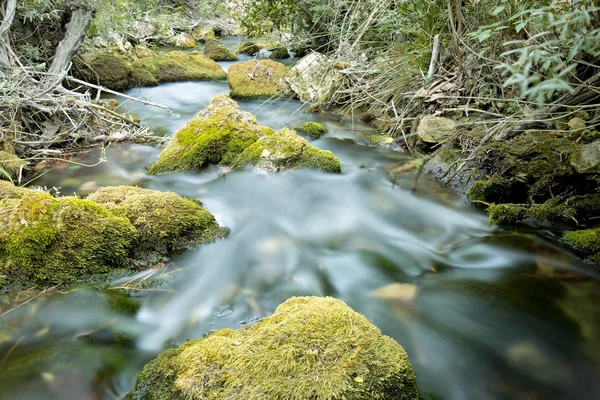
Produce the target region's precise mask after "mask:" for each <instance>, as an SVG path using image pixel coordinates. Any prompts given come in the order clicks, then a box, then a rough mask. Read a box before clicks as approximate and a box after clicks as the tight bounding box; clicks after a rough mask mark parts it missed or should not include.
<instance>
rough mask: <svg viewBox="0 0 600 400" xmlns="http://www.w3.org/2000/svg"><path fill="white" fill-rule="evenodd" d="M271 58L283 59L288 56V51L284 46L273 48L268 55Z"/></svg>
mask: <svg viewBox="0 0 600 400" xmlns="http://www.w3.org/2000/svg"><path fill="white" fill-rule="evenodd" d="M269 58H270V59H271V60H284V59H286V58H290V53H289V52H288V49H287V48H285V47H277V48H275V49H273V52H272V53H271V55H270V56H269Z"/></svg>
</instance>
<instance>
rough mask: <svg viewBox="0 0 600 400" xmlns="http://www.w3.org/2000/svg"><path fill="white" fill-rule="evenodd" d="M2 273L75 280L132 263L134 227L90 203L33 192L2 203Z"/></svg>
mask: <svg viewBox="0 0 600 400" xmlns="http://www.w3.org/2000/svg"><path fill="white" fill-rule="evenodd" d="M0 222H1V223H2V225H3V227H4V229H3V230H2V232H0V259H1V260H2V261H0V274H3V275H6V276H8V278H9V279H10V280H11V281H13V282H14V281H17V282H19V283H22V284H23V285H29V284H31V283H36V284H37V283H53V284H56V283H61V282H64V283H71V282H75V281H78V280H81V279H86V278H88V277H90V276H91V275H96V274H101V273H106V272H109V271H110V270H112V269H113V268H121V267H125V266H127V265H128V260H127V255H128V249H129V246H130V243H131V239H132V238H133V237H134V235H135V230H134V228H133V226H132V225H131V224H130V223H129V221H128V220H127V219H126V218H122V217H117V216H115V215H113V214H112V213H110V212H109V211H107V210H105V209H104V208H102V207H100V206H98V205H96V204H94V203H93V202H91V201H87V200H80V199H77V198H74V197H63V198H58V199H55V198H53V197H52V196H50V195H48V194H43V193H36V192H33V191H32V192H31V193H29V194H27V195H26V196H23V197H22V198H5V199H3V200H2V201H1V202H0Z"/></svg>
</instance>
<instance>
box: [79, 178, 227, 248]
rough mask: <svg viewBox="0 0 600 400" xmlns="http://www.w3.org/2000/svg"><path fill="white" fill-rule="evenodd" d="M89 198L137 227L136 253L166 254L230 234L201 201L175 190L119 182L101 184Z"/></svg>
mask: <svg viewBox="0 0 600 400" xmlns="http://www.w3.org/2000/svg"><path fill="white" fill-rule="evenodd" d="M87 199H88V200H90V201H93V202H95V203H96V204H99V205H101V206H102V207H104V208H106V209H107V210H109V211H111V212H112V213H113V214H115V215H117V216H120V217H125V218H127V219H128V220H129V221H130V222H131V224H132V225H133V226H134V227H135V229H136V230H137V236H136V238H135V241H134V246H133V250H134V253H135V254H136V255H142V256H143V255H145V254H147V253H158V254H163V255H164V254H168V253H170V252H171V251H173V250H178V249H183V248H189V247H193V246H196V245H199V244H202V243H207V242H213V241H215V239H220V238H223V237H225V236H226V235H227V229H225V228H222V227H220V226H219V225H218V224H217V222H216V220H215V217H214V216H213V215H212V214H211V213H210V212H208V211H206V210H205V209H204V208H203V207H202V203H201V202H199V201H197V200H192V199H186V198H183V197H181V196H179V195H178V194H176V193H173V192H159V191H156V190H149V189H142V188H139V187H133V186H117V187H106V188H101V189H99V190H98V191H97V192H95V193H93V194H91V195H89V196H88V198H87Z"/></svg>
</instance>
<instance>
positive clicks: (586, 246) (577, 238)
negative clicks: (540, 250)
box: [563, 227, 600, 254]
mask: <svg viewBox="0 0 600 400" xmlns="http://www.w3.org/2000/svg"><path fill="white" fill-rule="evenodd" d="M563 238H564V239H565V241H566V242H567V243H569V244H570V245H571V246H573V247H575V248H576V249H577V250H579V251H582V252H585V253H587V254H593V253H600V227H599V228H594V229H585V230H579V231H571V232H567V233H565V234H564V236H563Z"/></svg>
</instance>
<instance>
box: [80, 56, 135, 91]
mask: <svg viewBox="0 0 600 400" xmlns="http://www.w3.org/2000/svg"><path fill="white" fill-rule="evenodd" d="M82 58H83V60H84V62H81V61H76V62H75V66H76V67H77V71H78V72H79V74H80V75H81V77H82V78H83V79H84V80H86V81H87V82H91V83H94V84H97V83H99V84H100V85H101V86H104V87H106V88H108V89H112V90H119V91H121V90H125V89H127V88H129V87H130V85H129V73H130V71H131V68H130V66H129V62H128V60H127V58H126V57H125V56H124V55H123V54H118V53H109V52H106V53H97V54H90V55H84V56H83V57H82Z"/></svg>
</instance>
